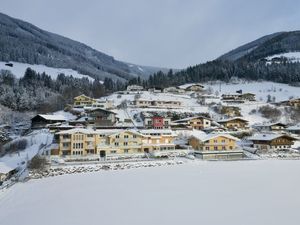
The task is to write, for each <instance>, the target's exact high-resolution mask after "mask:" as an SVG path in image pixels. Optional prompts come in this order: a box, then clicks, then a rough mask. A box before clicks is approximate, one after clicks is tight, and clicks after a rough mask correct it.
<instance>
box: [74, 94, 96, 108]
mask: <svg viewBox="0 0 300 225" xmlns="http://www.w3.org/2000/svg"><path fill="white" fill-rule="evenodd" d="M96 103H97V100H96V99H94V98H91V97H88V96H86V95H79V96H77V97H75V98H74V107H85V106H90V107H91V106H92V105H93V104H96Z"/></svg>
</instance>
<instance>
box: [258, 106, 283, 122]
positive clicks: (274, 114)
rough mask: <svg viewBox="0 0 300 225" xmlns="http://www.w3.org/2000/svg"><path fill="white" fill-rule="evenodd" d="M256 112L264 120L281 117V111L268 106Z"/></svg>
mask: <svg viewBox="0 0 300 225" xmlns="http://www.w3.org/2000/svg"><path fill="white" fill-rule="evenodd" d="M258 112H260V113H261V115H262V116H263V117H265V118H268V119H271V120H276V119H278V118H279V117H280V116H281V111H280V110H279V109H276V108H274V107H271V106H269V105H266V106H262V107H260V108H259V110H258Z"/></svg>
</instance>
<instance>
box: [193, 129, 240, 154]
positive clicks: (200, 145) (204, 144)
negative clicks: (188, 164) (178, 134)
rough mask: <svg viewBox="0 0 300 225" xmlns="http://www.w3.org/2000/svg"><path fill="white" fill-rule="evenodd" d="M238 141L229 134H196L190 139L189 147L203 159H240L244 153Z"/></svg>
mask: <svg viewBox="0 0 300 225" xmlns="http://www.w3.org/2000/svg"><path fill="white" fill-rule="evenodd" d="M238 140H239V139H238V138H236V137H234V136H232V135H229V134H213V133H212V134H205V133H199V134H198V133H196V134H194V135H192V137H191V138H190V139H189V145H191V146H192V147H193V149H194V150H195V154H196V155H197V154H198V155H200V156H201V158H202V159H240V158H243V155H244V153H243V151H242V150H240V149H239V148H238V147H237V141H238Z"/></svg>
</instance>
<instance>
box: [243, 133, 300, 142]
mask: <svg viewBox="0 0 300 225" xmlns="http://www.w3.org/2000/svg"><path fill="white" fill-rule="evenodd" d="M280 137H286V138H288V139H291V140H297V139H296V138H294V137H291V136H289V135H286V134H273V133H261V134H256V135H254V136H252V137H250V138H249V139H248V140H250V141H272V140H274V139H277V138H280Z"/></svg>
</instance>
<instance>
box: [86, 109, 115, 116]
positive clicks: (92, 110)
mask: <svg viewBox="0 0 300 225" xmlns="http://www.w3.org/2000/svg"><path fill="white" fill-rule="evenodd" d="M95 111H102V112H107V113H110V114H115V115H116V114H117V113H115V112H113V111H109V110H106V109H102V108H93V109H89V110H87V113H89V112H95Z"/></svg>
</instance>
